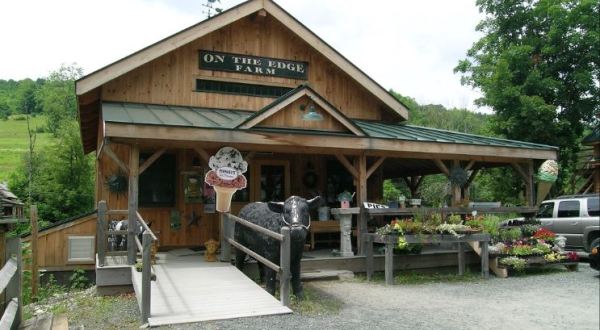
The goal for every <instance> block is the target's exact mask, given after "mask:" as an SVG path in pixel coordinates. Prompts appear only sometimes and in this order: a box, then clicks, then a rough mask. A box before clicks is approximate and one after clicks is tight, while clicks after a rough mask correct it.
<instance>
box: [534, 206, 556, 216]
mask: <svg viewBox="0 0 600 330" xmlns="http://www.w3.org/2000/svg"><path fill="white" fill-rule="evenodd" d="M553 211H554V203H544V204H542V205H540V210H539V211H538V214H537V217H538V218H552V212H553Z"/></svg>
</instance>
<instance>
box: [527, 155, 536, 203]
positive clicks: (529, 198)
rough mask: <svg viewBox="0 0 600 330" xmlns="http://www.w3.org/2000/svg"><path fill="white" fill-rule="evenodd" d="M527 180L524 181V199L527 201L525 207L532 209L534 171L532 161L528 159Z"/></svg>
mask: <svg viewBox="0 0 600 330" xmlns="http://www.w3.org/2000/svg"><path fill="white" fill-rule="evenodd" d="M526 173H527V180H526V181H525V199H526V201H527V206H531V207H534V206H535V200H536V196H535V185H534V182H533V176H534V175H535V171H534V169H533V160H532V159H530V160H529V161H528V162H527V172H526Z"/></svg>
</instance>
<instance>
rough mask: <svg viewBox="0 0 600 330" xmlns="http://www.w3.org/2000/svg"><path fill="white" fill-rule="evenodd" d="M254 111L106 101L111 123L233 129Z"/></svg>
mask: <svg viewBox="0 0 600 330" xmlns="http://www.w3.org/2000/svg"><path fill="white" fill-rule="evenodd" d="M253 114H254V113H253V112H250V111H241V110H224V109H208V108H193V107H182V106H172V105H157V104H139V103H117V102H105V103H102V118H104V121H107V122H114V123H126V124H144V125H160V126H185V127H199V128H225V129H231V128H234V127H236V126H237V125H239V124H240V123H241V122H243V121H244V120H246V119H247V118H248V117H250V116H251V115H253Z"/></svg>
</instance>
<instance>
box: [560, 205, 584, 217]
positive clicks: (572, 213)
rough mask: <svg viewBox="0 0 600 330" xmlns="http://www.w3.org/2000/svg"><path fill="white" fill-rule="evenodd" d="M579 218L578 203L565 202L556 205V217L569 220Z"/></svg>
mask: <svg viewBox="0 0 600 330" xmlns="http://www.w3.org/2000/svg"><path fill="white" fill-rule="evenodd" d="M578 216H579V201H565V202H560V203H558V217H559V218H571V217H578Z"/></svg>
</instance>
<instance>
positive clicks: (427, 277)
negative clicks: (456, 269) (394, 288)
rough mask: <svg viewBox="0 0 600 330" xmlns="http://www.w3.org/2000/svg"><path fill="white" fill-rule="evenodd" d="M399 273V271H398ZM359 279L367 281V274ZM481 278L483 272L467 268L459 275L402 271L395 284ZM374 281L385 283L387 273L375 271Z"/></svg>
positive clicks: (473, 280)
mask: <svg viewBox="0 0 600 330" xmlns="http://www.w3.org/2000/svg"><path fill="white" fill-rule="evenodd" d="M396 273H397V272H396ZM355 280H357V281H361V282H363V281H366V280H367V278H366V275H364V274H363V275H357V276H356V277H355ZM479 280H481V274H479V273H475V272H471V271H469V270H466V271H465V273H464V275H462V276H459V275H458V274H456V273H445V272H444V273H431V274H425V273H418V272H415V271H408V272H401V273H399V274H397V275H396V276H394V284H401V285H415V284H430V283H454V282H475V281H479ZM372 282H374V283H379V284H382V283H385V274H384V273H383V272H375V273H374V274H373V278H372Z"/></svg>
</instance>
